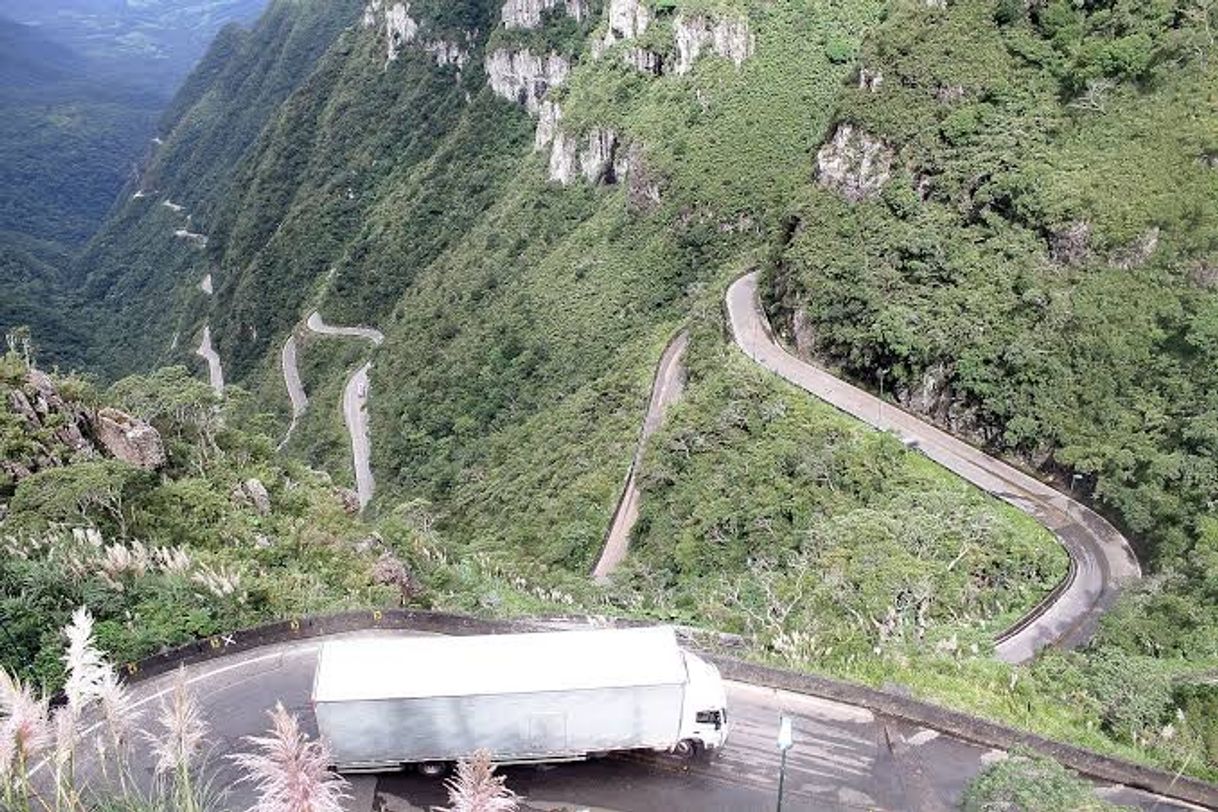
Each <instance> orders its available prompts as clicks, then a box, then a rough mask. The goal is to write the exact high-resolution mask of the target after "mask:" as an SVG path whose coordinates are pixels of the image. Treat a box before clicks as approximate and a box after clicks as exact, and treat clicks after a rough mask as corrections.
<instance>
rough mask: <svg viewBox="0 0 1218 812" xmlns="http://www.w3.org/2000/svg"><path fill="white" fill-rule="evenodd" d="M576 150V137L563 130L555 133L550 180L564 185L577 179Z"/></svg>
mask: <svg viewBox="0 0 1218 812" xmlns="http://www.w3.org/2000/svg"><path fill="white" fill-rule="evenodd" d="M576 151H577V147H576V144H575V139H574V138H571V137H570V136H568V135H567V134H566V133H565V132H563V131H562V130H559V131H557V132H556V133H554V147H553V148H552V149H551V150H550V180H552V181H557V182H558V183H561V184H562V185H563V186H566V185H568V184H569V183H571V182H572V181H573V180H575V178H576V176H577V175H578V169H577V164H576V160H577V155H576Z"/></svg>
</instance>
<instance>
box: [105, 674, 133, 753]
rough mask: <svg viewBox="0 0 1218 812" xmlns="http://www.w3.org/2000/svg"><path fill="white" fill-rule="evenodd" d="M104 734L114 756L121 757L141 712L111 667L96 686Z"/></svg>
mask: <svg viewBox="0 0 1218 812" xmlns="http://www.w3.org/2000/svg"><path fill="white" fill-rule="evenodd" d="M98 699H99V700H100V702H99V704H100V705H101V713H102V720H103V721H104V722H105V735H106V738H107V739H108V740H109V741H108V744H109V747H110V748H111V750H112V751H113V752H114V754H115V756H117V757H121V756H122V755H123V754H124V753H125V751H126V748H127V744H128V743H129V742H130V740H131V734H132V732H133V731H134V730H135V728H136V725H138V724H139V720H140V716H141V712H140V710H139V708H137V707H136V706H135V700H134V699H133V698H132V696H131V693H130V691H128V690H127V687H126V686H125V685H123V683H122V680H120V679H119V678H118V674H117V673H116V672H115V670H114V669H113V668H107V669H106V672H105V674H104V676H103V677H102V680H101V684H100V685H99V686H98Z"/></svg>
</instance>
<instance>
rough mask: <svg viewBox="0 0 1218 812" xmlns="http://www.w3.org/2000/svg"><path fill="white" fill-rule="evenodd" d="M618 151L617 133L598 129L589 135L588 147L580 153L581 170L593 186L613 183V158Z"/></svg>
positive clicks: (602, 128) (601, 128)
mask: <svg viewBox="0 0 1218 812" xmlns="http://www.w3.org/2000/svg"><path fill="white" fill-rule="evenodd" d="M616 150H617V133H616V132H615V131H613V130H610V129H606V128H604V127H596V128H594V129H593V130H592V132H590V133H588V142H587V146H586V147H584V149H583V150H582V151H581V152H580V153H579V169H580V171H581V172H582V173H583V175H584V178H585V179H586V180H587V181H588V183H591V184H593V185H596V184H598V183H613V182H614V181H615V176H614V174H613V157H614V152H615V151H616Z"/></svg>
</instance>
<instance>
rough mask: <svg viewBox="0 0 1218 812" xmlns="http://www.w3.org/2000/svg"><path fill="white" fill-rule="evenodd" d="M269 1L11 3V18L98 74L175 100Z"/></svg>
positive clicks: (19, 0)
mask: <svg viewBox="0 0 1218 812" xmlns="http://www.w3.org/2000/svg"><path fill="white" fill-rule="evenodd" d="M265 5H266V2H265V0H148V1H147V2H138V3H137V2H127V1H126V0H62V2H54V3H48V2H45V0H10V2H8V3H6V4H5V15H6V16H7V17H9V18H10V19H13V20H16V21H17V22H20V23H26V24H29V25H34V26H38V27H39V28H41V29H42V30H43V31H45V32H46V34H47V35H48V36H49V37H51V38H53V39H55V40H57V41H59V42H62V43H63V44H65V45H67V46H69V47H70V48H72V49H73V50H75V51H76V52H77V53H79V54H82V55H83V56H85V57H88V58H90V59H92V60H93V61H94V66H95V68H97V69H100V70H104V71H105V72H106V73H107V74H109V75H112V76H115V77H118V78H121V79H123V80H124V81H127V82H130V83H141V84H145V85H146V86H148V87H152V88H155V89H157V90H159V91H161V92H162V93H164V94H166V95H169V94H172V93H173V91H175V90H176V89H177V86H178V83H179V82H181V80H182V78H183V77H184V76H185V75H186V74H187V73H189V72H190V70H191V68H193V67H194V64H195V62H197V61H198V59H199V57H200V56H202V55H203V52H204V51H205V50H206V49H207V46H208V45H209V44H210V43H211V41H212V39H213V38H215V35H216V33H217V32H218V31H219V30H220V29H221V28H223V27H224V26H225V25H227V24H228V23H230V22H239V23H248V22H252V21H253V20H254V19H255V18H256V17H257V16H258V14H259V13H260V12H261V11H262V9H263V7H264V6H265Z"/></svg>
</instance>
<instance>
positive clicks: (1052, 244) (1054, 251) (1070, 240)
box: [1049, 220, 1091, 266]
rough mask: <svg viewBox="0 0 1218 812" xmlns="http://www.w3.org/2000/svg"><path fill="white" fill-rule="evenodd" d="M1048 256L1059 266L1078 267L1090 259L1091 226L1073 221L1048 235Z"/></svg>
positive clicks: (1080, 221)
mask: <svg viewBox="0 0 1218 812" xmlns="http://www.w3.org/2000/svg"><path fill="white" fill-rule="evenodd" d="M1049 256H1050V257H1052V259H1053V261H1054V262H1056V263H1058V264H1059V265H1070V266H1078V265H1083V264H1084V263H1086V262H1087V260H1089V259H1091V224H1090V223H1088V222H1087V221H1086V220H1075V221H1074V222H1070V223H1066V224H1065V225H1062V226H1059V227H1058V228H1056V229H1054V230H1053V231H1052V232H1051V233H1050V234H1049Z"/></svg>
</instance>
